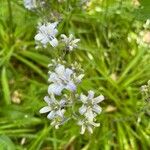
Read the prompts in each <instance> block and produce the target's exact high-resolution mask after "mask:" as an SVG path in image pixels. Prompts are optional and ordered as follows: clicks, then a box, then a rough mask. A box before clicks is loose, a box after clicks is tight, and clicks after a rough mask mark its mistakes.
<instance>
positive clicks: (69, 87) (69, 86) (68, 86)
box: [66, 81, 76, 92]
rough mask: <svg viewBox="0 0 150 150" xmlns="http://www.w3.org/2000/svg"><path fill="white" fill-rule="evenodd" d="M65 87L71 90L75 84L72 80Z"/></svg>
mask: <svg viewBox="0 0 150 150" xmlns="http://www.w3.org/2000/svg"><path fill="white" fill-rule="evenodd" d="M66 89H67V90H70V91H72V92H73V91H75V90H76V85H75V84H74V83H73V82H72V81H70V82H69V83H68V84H67V86H66Z"/></svg>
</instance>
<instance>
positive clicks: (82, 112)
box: [79, 105, 87, 115]
mask: <svg viewBox="0 0 150 150" xmlns="http://www.w3.org/2000/svg"><path fill="white" fill-rule="evenodd" d="M86 110H87V107H86V106H85V105H82V106H81V107H80V108H79V113H80V114H81V115H83V114H84V113H85V112H86Z"/></svg>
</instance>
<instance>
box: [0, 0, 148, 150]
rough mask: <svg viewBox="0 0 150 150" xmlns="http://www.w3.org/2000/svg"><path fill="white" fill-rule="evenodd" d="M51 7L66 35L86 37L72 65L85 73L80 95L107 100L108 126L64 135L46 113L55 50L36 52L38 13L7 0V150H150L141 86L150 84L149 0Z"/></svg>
mask: <svg viewBox="0 0 150 150" xmlns="http://www.w3.org/2000/svg"><path fill="white" fill-rule="evenodd" d="M47 2H49V3H50V7H51V9H50V10H51V11H56V12H57V13H58V16H59V14H60V16H61V15H62V18H63V19H62V20H61V23H60V26H59V32H60V33H66V34H69V33H73V34H74V35H75V36H76V37H78V38H80V39H81V42H80V44H79V48H78V49H77V50H75V51H74V52H72V53H71V55H70V56H69V58H68V61H70V60H73V61H77V62H79V63H80V64H81V65H82V67H83V68H84V70H85V78H84V80H83V82H82V84H81V85H80V87H79V91H83V92H84V91H85V92H86V91H87V90H90V89H93V90H95V92H96V93H97V94H100V93H102V94H103V95H104V96H105V101H104V102H103V103H102V108H103V112H102V114H101V115H100V116H99V117H98V121H99V122H100V123H101V126H100V127H98V128H96V129H94V133H93V134H92V135H89V134H88V133H86V134H85V135H80V134H79V131H80V129H79V127H78V126H77V125H75V124H73V123H71V122H69V123H67V124H65V125H64V126H62V127H61V128H60V129H59V130H56V129H54V128H52V127H51V126H50V121H49V120H48V119H47V118H46V117H45V116H43V115H40V114H39V109H40V108H41V107H43V106H44V105H45V103H44V101H43V97H44V96H45V95H46V94H47V87H48V83H47V78H48V75H47V72H48V67H47V65H48V64H49V63H50V61H51V59H52V58H53V57H52V56H53V55H52V53H53V52H52V51H53V49H52V48H49V49H44V50H43V49H38V50H36V49H35V42H34V36H35V34H36V26H37V22H38V21H39V20H40V17H39V15H38V14H37V13H36V12H34V11H28V10H26V9H25V8H24V6H23V2H22V1H21V0H0V106H1V107H0V150H61V149H66V150H112V149H114V150H149V149H150V116H149V115H148V114H147V113H146V111H145V109H144V108H145V105H146V104H145V101H144V100H143V99H142V96H141V93H140V87H141V85H143V84H146V82H147V81H148V80H149V79H150V52H149V51H150V48H149V45H150V41H147V46H143V45H139V44H137V42H136V38H138V37H139V33H140V32H141V31H143V30H145V29H144V28H143V24H144V23H145V21H146V19H148V18H149V17H150V2H149V0H147V1H146V0H143V1H140V3H138V1H136V0H133V1H132V0H123V1H122V0H93V1H92V0H91V2H90V3H89V4H88V5H87V6H85V5H84V6H83V9H81V8H80V7H79V5H78V2H77V1H76V0H70V1H66V2H63V3H58V2H57V1H56V0H55V1H54V0H53V1H51V2H50V0H49V1H47ZM139 4H140V6H139ZM57 13H56V14H57ZM45 14H46V17H47V18H48V17H49V13H46V12H45ZM50 19H51V18H50ZM149 28H150V27H149ZM147 31H148V29H147Z"/></svg>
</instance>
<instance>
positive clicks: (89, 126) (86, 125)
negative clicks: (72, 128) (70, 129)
mask: <svg viewBox="0 0 150 150" xmlns="http://www.w3.org/2000/svg"><path fill="white" fill-rule="evenodd" d="M78 125H79V126H81V131H80V134H84V133H85V131H86V130H88V132H89V133H91V134H92V133H93V128H94V127H99V126H100V123H95V122H94V121H93V120H92V121H89V120H87V119H83V120H79V121H78Z"/></svg>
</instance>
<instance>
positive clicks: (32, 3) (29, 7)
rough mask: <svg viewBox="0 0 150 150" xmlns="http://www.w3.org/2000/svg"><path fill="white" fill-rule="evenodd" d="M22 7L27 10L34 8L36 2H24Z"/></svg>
mask: <svg viewBox="0 0 150 150" xmlns="http://www.w3.org/2000/svg"><path fill="white" fill-rule="evenodd" d="M24 6H25V8H27V9H29V10H32V9H34V8H36V7H37V6H36V0H24Z"/></svg>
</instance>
